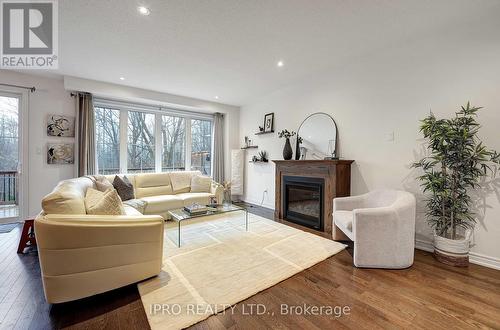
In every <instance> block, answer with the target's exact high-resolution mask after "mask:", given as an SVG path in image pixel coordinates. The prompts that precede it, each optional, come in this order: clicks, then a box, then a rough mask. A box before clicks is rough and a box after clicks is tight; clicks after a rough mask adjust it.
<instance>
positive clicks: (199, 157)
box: [191, 119, 212, 175]
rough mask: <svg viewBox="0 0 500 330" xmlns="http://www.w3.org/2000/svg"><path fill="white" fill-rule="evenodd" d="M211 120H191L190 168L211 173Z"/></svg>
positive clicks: (206, 173)
mask: <svg viewBox="0 0 500 330" xmlns="http://www.w3.org/2000/svg"><path fill="white" fill-rule="evenodd" d="M211 164H212V122H211V121H208V120H199V119H196V120H194V119H193V120H191V170H198V171H200V172H201V173H203V174H205V175H210V174H211V173H212V166H211Z"/></svg>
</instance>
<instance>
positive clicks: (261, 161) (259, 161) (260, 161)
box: [249, 160, 269, 164]
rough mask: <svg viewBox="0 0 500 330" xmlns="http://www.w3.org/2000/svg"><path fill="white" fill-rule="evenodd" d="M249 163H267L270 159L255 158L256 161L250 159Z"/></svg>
mask: <svg viewBox="0 0 500 330" xmlns="http://www.w3.org/2000/svg"><path fill="white" fill-rule="evenodd" d="M249 163H264V164H265V163H269V161H268V160H266V161H263V160H255V161H253V160H251V161H249Z"/></svg>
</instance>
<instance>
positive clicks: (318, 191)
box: [282, 175, 325, 231]
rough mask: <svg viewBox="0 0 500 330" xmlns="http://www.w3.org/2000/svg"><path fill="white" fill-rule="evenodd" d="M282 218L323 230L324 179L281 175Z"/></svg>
mask: <svg viewBox="0 0 500 330" xmlns="http://www.w3.org/2000/svg"><path fill="white" fill-rule="evenodd" d="M282 182H283V185H282V189H283V192H282V194H283V195H282V196H284V198H283V199H282V200H283V210H284V218H285V219H286V220H288V221H290V222H294V223H296V224H299V225H302V226H305V227H309V228H313V229H316V230H320V231H323V225H324V221H323V208H324V205H323V194H324V190H325V180H324V179H322V178H311V177H305V176H289V175H285V176H283V181H282Z"/></svg>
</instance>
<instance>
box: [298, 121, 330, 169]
mask: <svg viewBox="0 0 500 330" xmlns="http://www.w3.org/2000/svg"><path fill="white" fill-rule="evenodd" d="M297 136H298V137H297V148H296V154H297V155H298V154H300V158H299V159H337V158H338V155H337V136H338V132H337V124H336V123H335V120H334V119H333V118H332V116H330V115H329V114H326V113H324V112H317V113H313V114H312V115H309V116H308V117H307V118H306V119H304V121H303V122H302V124H300V126H299V129H298V130H297ZM299 137H300V138H299ZM300 140H302V142H300V143H299V141H300Z"/></svg>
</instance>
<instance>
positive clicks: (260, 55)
mask: <svg viewBox="0 0 500 330" xmlns="http://www.w3.org/2000/svg"><path fill="white" fill-rule="evenodd" d="M139 5H145V6H147V7H148V8H150V9H151V15H150V16H142V15H139V14H138V12H137V6H139ZM499 7H500V1H497V0H483V1H470V0H399V1H396V0H351V1H347V0H169V1H165V0H144V1H141V0H78V1H77V0H71V1H70V0H62V1H59V22H60V24H59V35H60V39H59V54H60V56H59V58H60V69H59V71H58V73H59V74H62V75H71V76H77V77H82V78H87V79H95V80H101V81H105V82H112V83H118V84H124V85H128V86H134V87H140V88H145V89H151V90H155V91H161V92H168V93H172V94H178V95H184V96H190V97H196V98H201V99H206V100H211V101H215V100H214V96H215V95H218V96H219V97H220V98H219V100H218V101H219V102H221V103H226V104H232V105H244V104H247V103H249V102H251V100H252V99H253V98H255V97H257V96H260V95H262V94H266V93H269V92H272V91H274V90H276V89H278V88H280V87H283V86H285V85H287V84H290V83H292V82H294V81H295V80H298V79H301V78H302V77H304V76H307V75H310V74H312V73H314V72H317V71H321V70H324V69H326V68H329V67H332V66H341V65H342V63H346V61H349V59H350V58H351V59H352V58H353V57H354V56H356V55H360V54H363V53H368V52H373V51H377V49H381V48H382V47H385V46H390V45H393V44H395V43H398V42H404V41H405V40H408V39H410V38H418V36H420V35H425V34H428V33H430V32H432V31H439V29H440V28H441V27H442V26H445V25H449V24H453V23H455V22H458V21H460V19H462V18H463V17H466V16H469V15H475V14H479V13H484V12H488V11H491V10H497V11H498V10H499ZM280 59H282V60H283V61H284V62H285V66H284V67H283V68H281V69H278V68H277V67H276V62H277V61H278V60H280ZM122 76H123V77H125V78H126V80H125V81H120V80H119V77H122Z"/></svg>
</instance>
